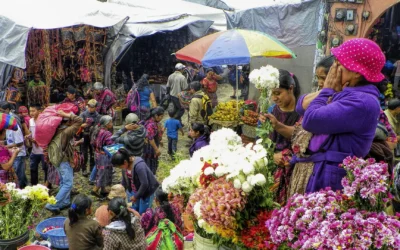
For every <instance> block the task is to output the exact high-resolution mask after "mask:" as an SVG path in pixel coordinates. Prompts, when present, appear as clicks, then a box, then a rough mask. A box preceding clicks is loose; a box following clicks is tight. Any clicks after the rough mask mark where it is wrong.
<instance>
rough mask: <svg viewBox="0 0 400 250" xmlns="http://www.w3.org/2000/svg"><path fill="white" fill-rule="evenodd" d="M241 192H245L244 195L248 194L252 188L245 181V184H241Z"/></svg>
mask: <svg viewBox="0 0 400 250" xmlns="http://www.w3.org/2000/svg"><path fill="white" fill-rule="evenodd" d="M242 190H243V191H244V192H246V193H250V192H251V190H253V187H252V186H251V185H250V184H249V183H248V182H247V181H245V182H243V184H242Z"/></svg>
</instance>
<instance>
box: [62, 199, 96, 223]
mask: <svg viewBox="0 0 400 250" xmlns="http://www.w3.org/2000/svg"><path fill="white" fill-rule="evenodd" d="M91 206H92V200H91V199H90V198H89V197H88V196H87V195H84V194H78V195H77V196H76V197H75V198H74V199H73V201H72V204H71V207H70V208H69V209H68V218H69V225H70V226H72V225H73V224H75V223H77V222H78V220H79V215H81V216H82V215H85V213H86V210H87V209H89V208H90V207H91Z"/></svg>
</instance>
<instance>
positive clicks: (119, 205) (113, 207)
mask: <svg viewBox="0 0 400 250" xmlns="http://www.w3.org/2000/svg"><path fill="white" fill-rule="evenodd" d="M108 210H110V211H112V212H113V213H114V214H116V216H115V217H114V219H113V221H116V220H121V221H123V222H124V223H125V228H126V229H125V230H126V233H127V234H128V236H129V237H130V238H131V239H134V238H135V230H133V228H132V220H131V215H130V213H129V211H128V208H127V204H126V202H125V200H124V199H123V198H121V197H116V198H113V199H112V200H111V201H110V202H109V203H108Z"/></svg>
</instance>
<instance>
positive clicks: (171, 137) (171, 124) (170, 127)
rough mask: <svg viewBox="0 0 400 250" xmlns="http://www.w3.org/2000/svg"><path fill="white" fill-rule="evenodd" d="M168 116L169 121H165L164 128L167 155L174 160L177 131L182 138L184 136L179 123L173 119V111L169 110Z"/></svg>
mask: <svg viewBox="0 0 400 250" xmlns="http://www.w3.org/2000/svg"><path fill="white" fill-rule="evenodd" d="M168 115H169V119H168V120H166V121H165V123H164V127H165V128H166V130H167V137H168V154H169V155H170V156H171V157H172V159H174V155H175V153H176V150H177V144H178V130H179V131H180V132H181V134H182V136H183V135H184V134H183V129H182V124H181V122H180V121H179V120H177V119H175V118H174V116H175V112H174V111H173V110H169V111H168Z"/></svg>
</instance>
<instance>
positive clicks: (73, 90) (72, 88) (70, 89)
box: [67, 86, 76, 95]
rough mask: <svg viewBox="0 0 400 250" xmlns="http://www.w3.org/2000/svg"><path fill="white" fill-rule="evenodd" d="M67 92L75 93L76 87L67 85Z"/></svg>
mask: <svg viewBox="0 0 400 250" xmlns="http://www.w3.org/2000/svg"><path fill="white" fill-rule="evenodd" d="M67 93H69V94H72V95H73V94H75V93H76V89H75V88H74V87H72V86H68V89H67Z"/></svg>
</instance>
